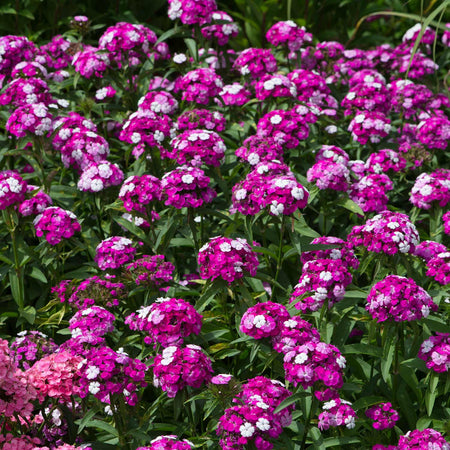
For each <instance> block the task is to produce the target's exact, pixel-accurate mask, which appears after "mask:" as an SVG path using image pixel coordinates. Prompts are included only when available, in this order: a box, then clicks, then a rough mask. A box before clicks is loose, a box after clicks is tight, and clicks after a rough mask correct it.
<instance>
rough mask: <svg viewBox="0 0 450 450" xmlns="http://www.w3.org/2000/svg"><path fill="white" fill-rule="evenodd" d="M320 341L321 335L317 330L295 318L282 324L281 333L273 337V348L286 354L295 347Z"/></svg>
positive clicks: (304, 321)
mask: <svg viewBox="0 0 450 450" xmlns="http://www.w3.org/2000/svg"><path fill="white" fill-rule="evenodd" d="M319 340H320V335H319V332H318V331H317V329H316V328H314V327H313V326H312V325H311V324H310V323H309V322H307V321H306V320H303V319H301V318H300V317H298V316H294V317H290V318H289V319H288V320H285V321H283V322H282V323H281V326H280V330H279V333H278V334H277V335H275V336H273V337H272V347H273V349H274V350H275V351H277V352H278V353H283V354H286V353H288V352H290V351H291V350H293V349H294V347H297V346H299V345H303V344H306V343H307V342H309V341H314V342H319Z"/></svg>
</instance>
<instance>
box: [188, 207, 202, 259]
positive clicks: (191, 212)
mask: <svg viewBox="0 0 450 450" xmlns="http://www.w3.org/2000/svg"><path fill="white" fill-rule="evenodd" d="M187 221H188V224H189V228H190V229H191V233H192V239H193V240H194V247H195V252H196V253H198V251H199V249H200V247H199V245H198V237H197V226H196V224H195V222H194V210H193V209H192V208H188V214H187Z"/></svg>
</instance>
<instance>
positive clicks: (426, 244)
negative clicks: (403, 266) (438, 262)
mask: <svg viewBox="0 0 450 450" xmlns="http://www.w3.org/2000/svg"><path fill="white" fill-rule="evenodd" d="M446 251H447V247H446V246H445V245H444V244H440V243H439V242H434V241H423V242H421V243H420V244H419V245H417V246H416V248H415V250H414V254H415V255H416V256H418V257H419V258H422V259H423V260H425V262H426V263H428V261H430V260H431V259H432V258H434V257H436V256H437V255H438V254H439V253H445V252H446Z"/></svg>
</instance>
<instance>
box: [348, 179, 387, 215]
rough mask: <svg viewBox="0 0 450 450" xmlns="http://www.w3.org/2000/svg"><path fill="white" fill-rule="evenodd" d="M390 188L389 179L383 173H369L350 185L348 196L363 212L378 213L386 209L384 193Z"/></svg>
mask: <svg viewBox="0 0 450 450" xmlns="http://www.w3.org/2000/svg"><path fill="white" fill-rule="evenodd" d="M392 188H393V183H392V181H391V179H390V178H389V177H388V176H387V175H385V174H384V173H381V174H378V173H369V174H367V175H365V176H363V177H362V178H361V179H359V180H358V181H356V182H355V183H352V185H351V186H350V189H349V193H348V194H349V197H350V199H351V200H353V201H354V202H355V203H356V204H357V205H358V206H359V207H360V208H361V209H362V210H363V211H364V212H380V211H384V210H385V209H386V207H387V204H388V201H389V200H388V197H387V195H386V192H387V191H390V190H392Z"/></svg>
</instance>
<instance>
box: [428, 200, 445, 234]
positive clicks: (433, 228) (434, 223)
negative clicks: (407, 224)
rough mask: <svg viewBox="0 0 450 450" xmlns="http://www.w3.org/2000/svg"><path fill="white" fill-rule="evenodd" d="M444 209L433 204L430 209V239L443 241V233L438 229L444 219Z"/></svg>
mask: <svg viewBox="0 0 450 450" xmlns="http://www.w3.org/2000/svg"><path fill="white" fill-rule="evenodd" d="M442 214H443V209H442V208H438V207H437V206H435V205H433V206H432V208H431V210H430V239H431V240H432V241H436V242H441V240H442V237H441V233H438V230H439V228H440V225H441V221H442Z"/></svg>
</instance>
